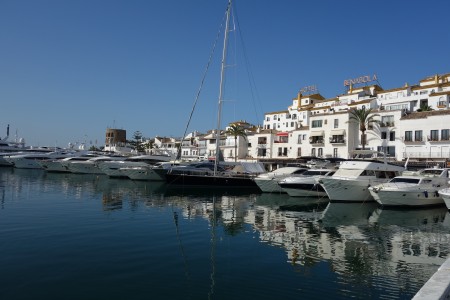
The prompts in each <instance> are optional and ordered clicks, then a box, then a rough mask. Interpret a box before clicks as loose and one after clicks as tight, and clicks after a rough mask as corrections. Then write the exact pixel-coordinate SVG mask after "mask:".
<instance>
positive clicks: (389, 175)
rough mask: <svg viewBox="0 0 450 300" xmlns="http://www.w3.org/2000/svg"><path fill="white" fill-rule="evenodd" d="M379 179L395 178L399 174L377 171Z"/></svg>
mask: <svg viewBox="0 0 450 300" xmlns="http://www.w3.org/2000/svg"><path fill="white" fill-rule="evenodd" d="M375 174H376V176H377V178H394V177H395V176H397V174H396V173H395V172H394V171H375Z"/></svg>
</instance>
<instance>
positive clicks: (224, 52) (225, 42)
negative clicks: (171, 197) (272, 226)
mask: <svg viewBox="0 0 450 300" xmlns="http://www.w3.org/2000/svg"><path fill="white" fill-rule="evenodd" d="M230 13H231V0H229V1H228V7H227V12H226V20H225V34H224V39H223V50H222V63H221V66H220V85H219V103H218V109H217V130H216V159H215V160H214V176H216V175H217V166H218V164H219V155H220V128H221V126H222V124H221V122H222V103H223V88H224V77H225V66H226V59H227V47H228V30H229V26H230Z"/></svg>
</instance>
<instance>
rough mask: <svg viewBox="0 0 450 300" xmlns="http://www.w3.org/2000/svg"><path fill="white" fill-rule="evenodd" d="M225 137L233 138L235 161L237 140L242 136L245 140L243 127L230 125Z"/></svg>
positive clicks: (235, 158)
mask: <svg viewBox="0 0 450 300" xmlns="http://www.w3.org/2000/svg"><path fill="white" fill-rule="evenodd" d="M226 134H227V135H230V136H234V161H237V138H238V137H239V136H242V137H243V138H244V140H247V133H246V132H245V129H244V127H242V126H239V125H237V124H231V125H230V127H228V129H227V131H226Z"/></svg>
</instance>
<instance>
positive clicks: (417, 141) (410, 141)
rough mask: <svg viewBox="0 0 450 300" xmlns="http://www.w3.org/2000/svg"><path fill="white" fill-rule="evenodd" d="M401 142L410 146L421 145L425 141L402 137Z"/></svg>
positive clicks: (419, 138) (420, 138)
mask: <svg viewBox="0 0 450 300" xmlns="http://www.w3.org/2000/svg"><path fill="white" fill-rule="evenodd" d="M402 142H404V143H405V144H408V145H411V144H423V143H424V142H425V141H424V139H423V138H422V137H417V138H405V137H402Z"/></svg>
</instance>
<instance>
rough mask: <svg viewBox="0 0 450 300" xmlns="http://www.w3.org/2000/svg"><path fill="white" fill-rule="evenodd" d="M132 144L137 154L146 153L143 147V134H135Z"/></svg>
mask: <svg viewBox="0 0 450 300" xmlns="http://www.w3.org/2000/svg"><path fill="white" fill-rule="evenodd" d="M130 143H131V145H133V147H134V149H136V151H137V152H144V151H145V150H144V146H143V145H142V133H141V132H140V131H139V130H138V131H135V132H134V133H133V140H132V141H130Z"/></svg>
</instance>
